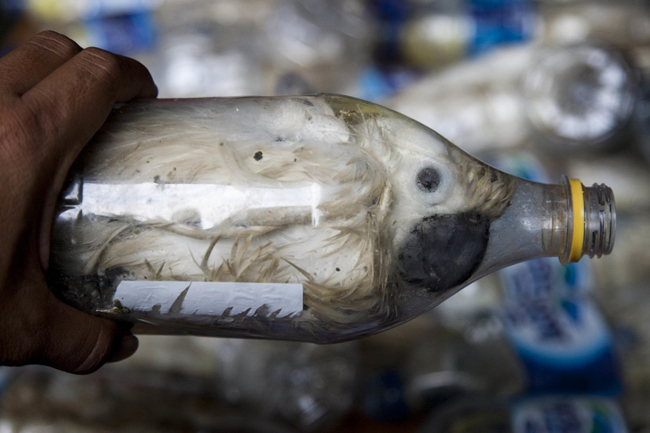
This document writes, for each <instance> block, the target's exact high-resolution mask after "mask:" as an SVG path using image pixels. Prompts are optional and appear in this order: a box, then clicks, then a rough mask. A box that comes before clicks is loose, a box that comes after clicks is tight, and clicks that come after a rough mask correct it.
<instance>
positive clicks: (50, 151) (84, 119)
mask: <svg viewBox="0 0 650 433" xmlns="http://www.w3.org/2000/svg"><path fill="white" fill-rule="evenodd" d="M156 95H157V88H156V85H155V84H154V82H153V79H152V78H151V75H150V74H149V71H148V70H147V69H146V68H145V67H144V66H143V65H142V64H141V63H139V62H137V61H135V60H133V59H130V58H127V57H123V56H119V55H116V54H111V53H109V52H107V51H104V50H100V49H98V48H88V49H85V50H83V51H81V52H80V53H79V54H77V55H76V56H74V57H73V58H72V59H71V60H69V61H68V62H66V63H65V64H64V65H63V66H61V67H59V68H58V69H57V70H56V71H54V72H52V73H51V74H50V75H49V76H48V77H46V78H45V79H43V80H42V81H41V82H40V83H38V84H37V85H36V86H35V87H33V88H32V89H30V90H29V91H28V92H27V93H25V94H24V95H23V97H22V102H23V103H24V105H25V106H27V107H28V109H29V111H30V112H31V113H32V115H33V116H34V118H35V119H34V121H33V124H35V125H36V127H37V128H38V131H36V135H37V136H38V137H39V138H40V140H36V141H35V143H34V144H35V145H37V146H38V149H31V150H32V151H34V152H38V153H41V154H42V156H44V157H45V158H46V159H47V160H48V161H60V160H61V158H68V159H70V157H71V158H72V159H74V158H75V157H76V156H77V155H78V153H79V151H80V150H81V148H82V147H83V145H85V144H86V143H87V142H88V141H89V140H90V138H91V137H92V136H93V134H94V133H95V132H96V131H97V130H98V129H99V128H100V126H101V125H102V124H103V123H104V121H105V120H106V118H107V117H108V114H109V113H110V110H111V108H112V106H113V104H115V103H116V102H127V101H129V100H131V99H133V98H136V97H143V98H146V97H155V96H156ZM70 162H72V161H71V160H70Z"/></svg>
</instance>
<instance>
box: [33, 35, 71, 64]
mask: <svg viewBox="0 0 650 433" xmlns="http://www.w3.org/2000/svg"><path fill="white" fill-rule="evenodd" d="M31 43H32V44H34V45H36V46H37V47H39V48H43V49H45V50H47V51H50V52H52V53H54V54H56V55H58V56H60V57H62V58H71V57H74V56H75V55H76V54H78V53H79V52H80V51H81V47H80V46H79V45H77V43H76V42H75V41H73V40H72V39H70V38H68V37H67V36H64V35H62V34H60V33H57V32H54V31H52V30H46V31H44V32H41V33H39V34H37V35H36V36H34V38H33V39H32V40H31Z"/></svg>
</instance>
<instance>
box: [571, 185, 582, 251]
mask: <svg viewBox="0 0 650 433" xmlns="http://www.w3.org/2000/svg"><path fill="white" fill-rule="evenodd" d="M569 186H570V188H571V204H572V207H573V209H572V210H573V238H572V239H571V252H570V253H569V262H577V261H579V260H580V259H581V258H582V248H583V244H584V241H585V201H584V196H583V192H582V182H580V181H579V180H578V179H569Z"/></svg>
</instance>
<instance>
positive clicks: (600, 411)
mask: <svg viewBox="0 0 650 433" xmlns="http://www.w3.org/2000/svg"><path fill="white" fill-rule="evenodd" d="M511 423H512V431H513V433H627V431H628V430H627V427H626V425H625V421H624V419H623V414H622V412H621V410H620V408H619V406H618V405H617V404H616V402H614V401H613V400H610V399H604V398H597V397H540V398H534V399H528V400H525V401H522V402H519V403H517V404H515V405H514V406H513V408H512V410H511Z"/></svg>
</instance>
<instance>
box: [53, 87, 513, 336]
mask: <svg viewBox="0 0 650 433" xmlns="http://www.w3.org/2000/svg"><path fill="white" fill-rule="evenodd" d="M71 179H76V182H73V183H72V185H71V186H70V187H69V188H68V195H72V196H73V197H76V198H75V199H73V200H67V202H66V200H63V202H62V203H63V204H62V205H61V207H60V214H59V217H58V218H57V221H56V222H55V229H54V236H53V239H52V262H53V270H52V272H51V275H52V276H53V277H52V278H51V280H52V281H53V285H54V288H55V291H56V292H58V293H59V294H60V295H61V296H62V297H63V298H64V299H66V300H68V301H69V302H71V303H72V304H73V305H77V306H78V307H79V308H82V309H85V310H89V311H91V312H95V313H96V312H98V311H99V312H100V313H103V314H113V315H123V316H124V315H125V314H126V315H127V316H128V315H129V314H130V315H131V316H133V317H137V320H145V321H148V322H149V323H158V322H157V321H158V320H159V319H160V316H161V315H162V314H163V313H164V314H168V315H170V314H171V315H174V314H175V316H174V320H177V319H179V317H180V316H179V315H181V314H180V313H181V312H182V313H183V314H182V316H183V317H182V318H181V319H182V320H181V322H187V323H195V324H196V323H201V324H205V323H208V322H209V323H210V324H211V326H214V327H216V328H219V327H222V328H223V327H224V326H226V324H227V323H231V324H232V321H233V317H232V316H231V315H230V313H231V312H232V311H233V310H232V305H231V306H230V307H229V306H228V305H221V306H220V307H218V308H216V309H211V310H210V311H216V313H214V314H213V315H210V314H208V315H207V316H210V317H209V318H206V314H203V313H202V311H203V310H201V311H199V310H198V309H195V310H194V311H193V312H192V311H189V310H188V309H187V305H186V309H185V310H182V309H181V310H179V309H178V308H179V305H181V304H183V302H184V301H185V300H187V299H190V297H191V295H190V294H192V293H195V292H197V291H199V289H197V288H196V285H195V288H194V289H193V288H191V285H188V287H189V289H187V290H184V291H183V290H181V291H180V292H174V293H175V294H174V295H173V297H174V298H175V301H178V302H177V303H176V304H177V305H176V307H175V308H176V309H175V310H174V311H172V310H171V307H170V309H169V311H164V308H163V310H161V304H160V303H155V299H158V298H156V297H155V296H153V295H151V293H153V291H155V290H159V291H160V290H163V288H164V287H165V286H164V284H163V283H164V282H188V283H192V282H219V283H231V284H232V287H233V290H237V288H238V287H240V288H244V287H246V289H245V290H244V289H242V290H244V291H242V293H244V292H245V293H249V292H250V291H252V292H251V293H254V292H255V290H256V289H255V287H260V288H261V287H266V288H267V289H268V290H267V291H269V290H271V289H270V288H273V287H276V286H269V285H278V287H280V288H281V286H282V285H296V284H298V285H301V286H302V303H303V304H304V307H303V309H302V311H296V310H295V308H294V309H293V310H288V309H284V311H283V309H282V308H279V309H274V308H275V307H273V308H269V307H270V305H269V303H268V302H266V301H265V303H263V304H260V302H262V301H259V300H257V301H255V300H250V299H249V300H248V301H246V300H244V301H242V302H244V303H245V302H249V303H250V308H249V309H243V310H242V311H243V312H242V313H239V315H236V316H235V317H234V321H235V322H236V323H238V324H239V325H238V326H244V327H246V326H253V325H251V323H252V322H251V321H253V320H257V321H258V322H264V323H265V324H267V325H268V324H269V323H270V322H281V321H284V322H285V325H286V323H290V325H286V326H288V327H289V328H292V329H294V328H305V327H308V328H309V329H310V330H311V331H310V332H314V331H313V330H314V329H322V328H327V329H330V330H338V331H337V332H339V331H340V330H341V329H345V328H346V327H350V326H352V324H354V326H355V327H356V328H355V329H361V328H364V326H365V325H367V323H369V322H370V321H373V320H376V319H377V318H378V317H379V318H384V319H380V320H385V318H386V317H389V316H391V315H394V314H395V298H396V297H397V295H398V293H397V292H398V291H400V290H406V289H405V288H406V287H417V288H418V290H425V291H429V292H440V293H443V292H445V291H448V290H450V289H452V288H453V287H456V286H458V285H460V284H462V283H463V282H464V281H466V280H467V279H468V278H469V277H470V276H471V274H472V272H473V271H474V270H475V269H476V267H477V266H478V264H480V260H481V258H482V255H483V254H484V253H485V248H486V244H487V237H488V236H489V223H490V221H491V220H493V219H495V218H498V216H499V215H500V214H501V213H502V212H503V210H504V209H505V207H506V206H507V204H508V201H509V199H510V197H511V196H512V193H513V190H514V185H513V183H512V182H510V181H508V177H507V176H506V175H503V174H502V173H501V172H499V171H497V170H495V169H493V168H491V167H489V166H487V165H485V164H482V163H480V162H479V161H477V160H475V159H473V158H472V157H470V156H469V155H467V154H465V153H464V152H462V151H460V150H459V149H457V148H455V147H454V146H453V145H451V144H450V143H448V142H447V141H446V140H445V139H444V138H442V137H440V136H439V135H437V134H436V133H435V132H433V131H431V130H429V129H427V128H425V127H423V126H422V125H420V124H418V123H416V122H414V121H412V120H410V119H408V118H406V117H404V116H401V115H399V114H397V113H394V112H392V111H390V110H387V109H384V108H383V107H379V106H376V105H374V104H370V103H367V102H364V101H360V100H356V99H353V98H347V97H342V96H335V95H316V96H304V97H275V98H230V99H222V98H213V99H199V100H168V101H165V100H160V101H143V102H137V103H132V104H128V105H125V106H123V107H120V108H118V109H116V110H115V112H114V113H113V114H112V116H111V118H109V120H108V122H107V123H106V125H105V126H104V127H103V129H102V130H101V131H100V133H98V135H97V136H96V137H95V139H94V140H93V142H92V143H91V144H90V145H89V146H88V147H87V148H86V149H85V150H84V152H83V153H82V155H81V156H80V158H79V159H78V160H77V162H76V164H75V166H74V167H73V170H72V172H71ZM70 191H72V193H70ZM459 224H460V225H465V226H471V227H473V228H470V229H469V231H468V229H466V228H459V227H457V226H459ZM445 225H449V226H445ZM434 226H435V227H437V228H433V227H434ZM432 230H433V231H432ZM436 230H437V231H438V232H440V233H438V232H436ZM459 230H460V231H459ZM432 233H434V234H433V235H432ZM427 236H428V237H427ZM431 236H434V238H431ZM441 236H442V237H441ZM449 236H451V237H449ZM454 236H456V237H458V236H461V239H460V241H459V239H456V238H454ZM467 236H470V237H472V239H469V242H465V241H464V240H463V237H467ZM474 238H476V239H474ZM438 240H440V242H438ZM451 241H453V242H455V243H458V242H460V243H462V244H463V245H465V244H467V245H470V246H469V248H470V251H469V252H467V251H465V252H463V254H464V256H465V257H464V258H463V257H460V258H456V259H455V262H457V265H453V263H455V262H454V260H451V261H449V260H448V259H444V258H439V257H438V256H440V255H444V254H446V252H445V250H446V249H448V247H449V245H443V244H444V242H447V243H449V242H451ZM423 242H425V243H426V245H423ZM432 243H433V244H434V245H430V244H432ZM435 244H439V245H435ZM418 248H420V250H419V251H418ZM423 248H424V249H423ZM405 249H407V250H408V251H405ZM432 260H433V262H432ZM467 261H469V262H471V263H469V262H468V263H466V262H467ZM443 263H444V267H446V268H447V269H444V273H448V274H449V275H448V276H444V275H441V274H442V273H443V270H441V269H437V268H436V267H437V266H438V265H440V264H443ZM438 267H439V266H438ZM454 267H455V268H454ZM439 274H440V275H439ZM128 281H151V282H152V284H153V282H157V284H158V285H157V286H156V285H155V284H154V285H153V286H151V288H150V289H146V288H145V289H142V290H145V292H146V290H149V292H147V294H146V296H145V295H143V296H141V297H139V298H138V302H135V301H134V300H133V299H135V298H133V299H131V298H130V297H129V296H131V295H129V294H128V293H127V294H125V290H126V289H124V287H126V285H125V286H123V287H122V289H120V286H119V284H120V283H121V282H128ZM264 284H266V285H267V286H264ZM238 285H239V286H238ZM246 285H248V286H246ZM131 287H133V286H131ZM169 287H172V286H169ZM174 287H176V286H174ZM179 287H180V286H179ZM154 289H155V290H154ZM179 290H180V289H179ZM206 290H207V289H206ZM260 290H261V289H260ZM278 290H280V291H279V292H277V293H278V296H282V293H283V292H282V291H281V289H278ZM160 293H162V292H160ZM206 293H207V292H206ZM210 293H212V292H210ZM215 293H216V292H215ZM118 295H119V296H118ZM170 296H172V295H170ZM214 296H218V295H216V294H215V295H214ZM242 296H243V297H246V296H248V295H246V296H244V295H242ZM287 296H288V295H287ZM152 299H153V300H152ZM125 301H126V302H125ZM134 302H135V304H134ZM187 302H189V301H187ZM197 302H198V301H197ZM205 302H208V303H209V302H210V300H209V297H207V298H206V300H205ZM229 302H232V301H229ZM256 302H257V303H256ZM279 302H280V301H279ZM138 303H139V304H138ZM127 304H128V305H127ZM136 304H138V305H136ZM164 305H167V304H164ZM192 305H194V304H192ZM278 305H282V302H280V304H278ZM181 307H182V305H181ZM229 308H230V309H229ZM134 312H135V313H137V314H135V313H134ZM172 313H174V314H172ZM192 316H194V317H192ZM215 317H216V319H215ZM371 318H372V319H371ZM225 319H228V320H227V321H224V320H225ZM206 320H207V322H206ZM215 320H216V322H215ZM247 323H248V325H247ZM285 325H282V326H285ZM181 326H184V325H181ZM255 326H262V325H259V323H258V324H257V325H255ZM263 326H266V325H263ZM269 326H270V325H269ZM253 327H254V326H253ZM366 327H367V326H366ZM287 329H288V328H287ZM303 330H304V329H303ZM355 332H357V331H355ZM217 333H218V332H217ZM288 338H294V337H291V336H289V337H288ZM300 338H302V337H300Z"/></svg>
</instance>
